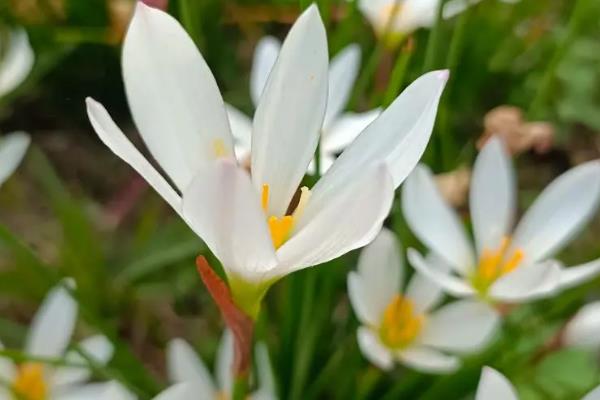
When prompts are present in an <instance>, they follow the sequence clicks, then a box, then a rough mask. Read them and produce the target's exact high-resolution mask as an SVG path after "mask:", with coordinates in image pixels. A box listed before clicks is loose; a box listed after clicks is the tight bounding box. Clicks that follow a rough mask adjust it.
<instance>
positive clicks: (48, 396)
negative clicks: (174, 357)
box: [0, 285, 113, 400]
mask: <svg viewBox="0 0 600 400" xmlns="http://www.w3.org/2000/svg"><path fill="white" fill-rule="evenodd" d="M76 319H77V303H76V302H75V300H74V299H73V298H72V297H71V295H70V294H69V293H68V291H67V289H65V287H63V286H62V285H61V286H58V287H56V288H54V289H52V290H51V291H50V292H49V293H48V295H47V296H46V299H45V300H44V302H43V304H42V305H41V306H40V308H39V310H38V311H37V313H36V314H35V316H34V317H33V320H32V322H31V326H30V328H29V333H28V335H27V338H26V343H25V349H24V352H25V354H28V355H30V356H32V357H38V358H49V359H62V358H64V360H65V362H66V363H68V364H72V365H76V366H54V365H50V364H44V363H43V362H38V361H31V362H25V363H23V364H20V365H15V364H14V363H13V362H12V361H11V360H9V359H6V358H0V379H2V380H3V381H5V382H8V383H9V384H10V386H11V388H12V389H14V390H15V391H17V392H18V393H21V394H22V395H23V396H24V397H26V398H27V399H28V400H64V398H65V397H67V396H70V395H71V394H72V393H74V392H78V391H81V390H86V388H85V387H86V386H87V385H86V383H85V382H86V381H87V380H88V379H89V378H90V376H91V370H90V369H89V368H87V367H84V366H80V365H85V364H86V360H85V358H84V357H83V356H82V355H81V354H80V353H79V352H77V351H75V350H70V351H66V350H67V347H68V345H69V342H70V341H71V336H72V334H73V329H74V328H75V322H76ZM78 346H79V348H80V349H81V350H82V351H83V352H84V353H85V354H86V356H88V357H91V358H93V359H94V361H95V362H96V363H98V364H106V363H107V362H108V361H109V360H110V359H111V357H112V354H113V346H112V344H111V343H110V342H109V341H108V340H107V339H106V338H105V337H104V336H99V335H97V336H92V337H89V338H87V339H84V340H83V341H81V342H80V343H79V344H78ZM0 348H1V345H0ZM12 399H13V395H12V393H10V391H9V390H8V389H7V388H4V387H2V386H0V400H12Z"/></svg>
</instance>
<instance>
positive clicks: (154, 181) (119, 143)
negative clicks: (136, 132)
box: [86, 97, 181, 214]
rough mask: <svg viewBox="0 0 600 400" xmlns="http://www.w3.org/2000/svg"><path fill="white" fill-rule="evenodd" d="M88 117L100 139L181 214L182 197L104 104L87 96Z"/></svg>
mask: <svg viewBox="0 0 600 400" xmlns="http://www.w3.org/2000/svg"><path fill="white" fill-rule="evenodd" d="M86 105H87V113H88V118H89V119H90V122H91V124H92V126H93V127H94V130H95V131H96V133H97V134H98V136H99V137H100V140H102V142H104V144H105V145H106V146H107V147H108V148H109V149H111V150H112V152H113V153H115V154H116V155H117V156H118V157H119V158H121V159H122V160H123V161H125V162H126V163H127V164H129V165H131V167H133V169H135V170H136V171H137V173H138V174H140V175H141V176H142V177H143V178H144V179H145V180H146V182H148V183H149V184H150V186H152V188H153V189H154V190H156V192H157V193H158V194H160V195H161V196H162V198H163V199H165V201H166V202H167V203H169V205H170V206H171V207H173V209H174V210H175V211H176V212H177V213H179V214H181V197H180V196H179V194H177V192H176V191H175V190H174V189H173V187H172V186H171V185H170V184H169V183H168V182H167V181H166V180H165V178H163V177H162V175H161V174H159V173H158V172H157V171H156V169H155V168H154V167H153V166H152V165H151V164H150V163H149V162H148V160H146V159H145V158H144V156H143V155H142V154H141V153H140V152H139V150H138V149H136V148H135V146H134V145H133V144H132V143H131V142H130V141H129V139H127V137H126V136H125V134H124V133H123V132H122V131H121V130H120V129H119V127H118V126H117V125H116V124H115V123H114V121H113V120H112V119H111V118H110V115H108V112H107V111H106V109H105V108H104V107H103V106H102V104H100V103H98V102H97V101H95V100H94V99H91V98H89V97H88V98H87V99H86Z"/></svg>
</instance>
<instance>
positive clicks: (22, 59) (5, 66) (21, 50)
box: [0, 28, 35, 97]
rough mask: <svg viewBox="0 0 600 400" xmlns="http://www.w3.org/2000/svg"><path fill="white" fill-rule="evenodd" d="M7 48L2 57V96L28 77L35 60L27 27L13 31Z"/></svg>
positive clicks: (0, 65) (0, 64)
mask: <svg viewBox="0 0 600 400" xmlns="http://www.w3.org/2000/svg"><path fill="white" fill-rule="evenodd" d="M5 48H6V52H5V53H4V56H3V57H2V58H1V59H0V97H2V96H4V95H6V94H7V93H9V92H12V91H13V90H14V89H16V88H17V86H19V85H20V84H21V83H22V82H23V81H24V80H25V79H26V78H27V76H28V75H29V73H30V72H31V69H32V68H33V63H34V61H35V55H34V53H33V49H32V48H31V45H30V44H29V38H28V36H27V32H26V31H25V29H21V28H19V29H15V30H13V31H11V32H10V34H9V36H8V44H7V46H6V47H5Z"/></svg>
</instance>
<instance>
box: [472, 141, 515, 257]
mask: <svg viewBox="0 0 600 400" xmlns="http://www.w3.org/2000/svg"><path fill="white" fill-rule="evenodd" d="M469 196H470V197H469V203H470V206H471V219H472V221H473V232H474V236H475V244H476V247H477V253H478V254H481V253H482V251H483V249H490V250H491V249H497V248H498V247H499V246H500V243H501V242H502V239H503V238H504V237H506V236H507V235H508V232H509V230H510V229H511V228H512V224H513V219H514V214H515V210H516V205H515V200H516V195H515V177H514V171H513V167H512V164H511V161H510V158H509V155H508V153H507V152H506V149H505V147H504V144H503V143H502V141H501V140H500V139H499V138H498V137H493V138H492V139H490V140H489V141H488V142H487V143H486V145H485V146H484V147H483V149H482V150H481V152H480V153H479V156H478V157H477V160H476V161H475V166H474V167H473V177H472V180H471V190H470V194H469Z"/></svg>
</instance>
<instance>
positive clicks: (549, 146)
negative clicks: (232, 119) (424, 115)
mask: <svg viewBox="0 0 600 400" xmlns="http://www.w3.org/2000/svg"><path fill="white" fill-rule="evenodd" d="M472 2H473V3H477V4H473V5H471V6H470V7H468V8H467V9H466V10H464V11H463V12H461V13H458V14H456V15H452V16H449V17H448V18H443V14H444V13H443V12H442V10H443V3H448V2H444V1H442V5H439V6H438V5H434V12H433V20H432V21H431V23H427V24H425V23H424V24H422V25H424V26H418V27H415V28H414V29H409V30H408V31H406V32H402V33H396V32H391V27H387V28H386V27H384V29H383V31H382V29H381V27H379V28H377V27H374V26H372V25H371V23H370V20H369V19H368V18H366V17H365V15H363V13H361V11H360V7H359V4H358V1H345V0H319V1H317V4H318V6H319V9H320V11H321V15H322V17H323V19H324V22H325V25H326V27H327V31H328V38H329V50H330V55H331V56H334V55H335V54H336V53H337V52H339V51H340V50H341V49H343V48H344V47H345V46H347V45H348V44H351V43H357V44H358V45H359V46H360V48H361V50H362V62H361V69H360V72H359V75H358V78H357V81H356V85H355V87H354V90H353V92H352V96H351V99H350V101H349V104H348V109H349V110H353V111H365V110H369V109H372V108H374V107H379V106H383V107H385V106H387V105H389V104H390V103H391V101H392V100H393V99H394V98H395V97H396V96H397V95H398V94H399V93H400V92H401V91H402V89H403V88H404V87H406V85H407V84H409V83H410V82H412V81H413V80H414V79H415V78H417V77H418V76H419V75H420V74H422V73H423V72H424V71H428V70H432V69H439V68H450V70H451V79H450V81H449V84H448V86H447V89H446V92H445V94H444V97H443V100H442V103H441V106H440V110H439V114H438V120H437V123H436V127H435V130H434V134H433V138H432V141H431V143H430V145H429V147H428V150H427V153H426V155H425V158H424V161H425V162H426V163H427V164H429V165H430V166H431V167H432V168H433V170H434V171H435V172H436V173H438V174H440V175H439V179H438V183H439V185H440V188H441V190H442V191H443V193H444V196H445V197H447V198H448V199H449V200H450V201H451V202H452V204H454V205H455V206H456V207H457V208H458V209H459V210H462V211H466V201H467V199H466V197H467V192H466V191H467V189H468V182H469V174H470V167H471V165H472V161H473V159H474V157H475V155H476V154H477V150H478V148H479V147H480V146H481V145H482V143H483V142H485V140H486V138H487V136H488V135H490V134H491V133H492V132H494V133H499V134H501V135H503V136H504V138H505V140H506V141H507V143H508V145H509V148H510V150H511V152H512V153H513V154H514V155H515V157H516V159H515V162H516V166H517V168H518V175H519V195H520V204H519V205H520V207H521V208H522V209H524V208H526V206H527V205H528V204H530V202H531V201H532V199H533V198H534V197H535V196H536V195H537V194H538V193H539V191H540V189H541V188H543V187H544V186H545V185H546V184H547V183H548V182H550V181H551V180H552V179H553V178H554V177H556V176H558V175H559V174H560V173H561V172H563V171H565V170H566V169H568V168H569V167H571V166H573V165H576V164H578V163H581V162H583V161H586V160H590V159H594V158H598V157H599V156H600V2H599V1H597V0H543V1H540V0H522V1H520V2H514V1H513V2H506V1H504V2H503V1H499V0H481V1H478V2H476V1H472ZM148 3H150V2H149V1H148ZM152 3H153V4H154V5H155V6H157V7H164V8H165V9H167V10H168V11H169V13H171V14H172V15H173V16H175V17H176V18H177V19H178V20H179V21H180V22H181V23H182V24H183V26H184V27H185V28H186V30H187V31H188V32H189V34H190V35H191V37H192V38H193V39H194V41H195V42H196V44H197V46H198V48H199V49H200V51H201V52H202V54H203V56H204V57H205V59H206V61H207V63H208V65H209V66H210V67H211V69H212V71H213V74H214V75H215V77H216V79H217V82H218V84H219V87H220V89H221V91H222V93H223V96H224V98H225V100H226V101H227V102H229V103H230V104H232V105H234V106H236V107H237V108H239V109H241V110H243V111H245V112H246V113H248V114H249V115H252V111H253V106H252V103H251V100H250V95H249V75H250V67H251V64H252V56H253V51H254V47H255V45H256V43H257V42H258V41H259V40H260V39H261V38H262V37H263V36H265V35H273V36H276V37H278V38H280V39H283V38H284V37H285V34H286V32H287V31H288V29H289V28H290V26H291V23H293V21H294V20H295V19H296V17H297V16H298V15H299V13H300V12H301V10H302V9H303V8H305V7H307V6H308V5H309V4H310V1H309V0H300V1H292V0H270V1H269V0H264V1H258V0H221V1H219V0H170V1H167V0H162V1H159V0H155V1H153V2H152ZM134 6H135V1H133V0H0V57H1V55H3V54H4V55H6V53H7V49H8V47H9V46H8V43H9V37H10V35H11V32H13V31H14V30H15V29H25V30H26V32H27V34H28V36H29V41H30V44H31V48H32V49H33V54H34V63H33V67H32V70H31V72H30V73H29V74H28V75H27V77H26V79H25V80H24V81H23V83H22V84H20V85H18V86H17V87H15V88H14V90H9V91H8V92H7V93H5V94H3V95H2V96H0V133H2V134H6V133H9V132H12V131H17V130H23V131H26V132H28V133H30V134H31V135H32V142H33V145H32V147H31V148H30V150H29V152H28V155H27V157H26V159H25V161H24V163H23V165H22V166H21V167H20V168H19V170H18V171H17V173H16V174H15V176H13V177H12V178H11V179H10V180H9V181H8V182H6V184H4V185H3V187H2V190H1V191H0V338H2V340H3V342H4V343H5V344H6V345H7V346H8V347H20V344H21V342H22V340H23V333H24V332H25V330H26V327H27V325H28V321H29V320H30V318H31V315H32V313H33V311H34V310H35V309H36V308H37V306H38V304H39V302H40V300H41V299H42V298H43V296H44V295H45V293H46V291H47V290H48V289H49V288H50V287H51V286H52V285H54V284H56V282H58V281H59V280H60V278H61V277H63V276H71V277H74V278H75V280H76V282H77V285H78V289H79V290H78V291H77V294H78V298H77V300H78V302H79V304H80V307H81V317H80V324H79V326H78V331H77V332H78V336H80V337H83V336H85V335H86V334H88V333H91V332H98V331H100V332H102V333H104V334H106V335H107V336H109V337H110V338H111V339H112V340H113V341H115V343H116V344H117V351H116V355H115V358H114V359H113V361H112V362H111V364H109V366H108V367H107V368H106V369H105V370H103V371H102V373H103V374H107V375H108V376H109V377H114V376H117V377H119V379H122V380H124V381H126V382H128V383H129V384H131V385H133V386H135V387H136V388H138V389H139V392H140V393H141V394H142V396H147V397H142V398H149V396H150V395H153V394H155V393H156V392H157V391H158V390H159V389H160V388H162V387H163V386H164V384H165V373H164V368H165V367H164V347H165V343H166V342H167V341H168V340H169V339H171V338H173V337H183V338H186V339H187V340H188V341H190V342H191V343H192V344H193V345H194V347H195V348H196V349H197V350H198V352H199V353H200V354H201V355H202V357H203V359H204V360H206V361H207V362H208V364H209V365H212V360H214V358H215V352H216V349H217V343H218V340H219V337H220V334H221V330H222V323H221V319H220V316H219V314H218V311H217V308H216V307H215V306H214V304H213V303H212V301H211V299H210V297H209V296H208V293H207V292H206V290H205V288H204V287H203V285H202V283H201V281H200V279H199V278H198V276H197V273H196V270H195V268H194V258H195V256H196V255H198V254H200V253H202V254H207V253H208V250H206V249H205V247H204V246H203V244H202V242H201V241H200V240H199V239H198V238H197V237H196V236H195V235H194V234H193V233H192V232H191V231H190V230H189V229H188V228H187V226H186V225H185V224H184V223H183V222H181V221H180V220H179V218H178V217H177V216H176V215H175V214H174V213H173V212H172V211H171V209H170V208H169V207H168V205H167V204H165V203H164V201H163V200H162V199H161V198H159V196H157V195H156V194H155V193H154V192H153V191H152V190H150V189H148V187H147V186H146V184H145V182H144V181H143V180H142V179H141V178H140V177H139V176H138V175H137V174H136V173H135V172H134V171H133V170H132V169H131V168H130V167H129V166H127V165H126V164H125V163H123V162H122V161H121V160H120V159H118V158H117V157H115V156H114V155H113V154H112V152H110V151H109V150H108V149H107V148H106V147H105V146H104V145H102V144H101V143H100V141H99V140H98V138H97V137H96V135H95V134H94V132H93V131H92V129H91V126H90V124H89V122H88V119H87V116H86V113H85V106H84V99H85V97H87V96H92V97H94V98H95V99H97V100H98V101H100V102H102V103H103V104H104V105H105V106H106V107H107V108H108V109H109V110H110V112H111V115H112V116H113V117H114V118H115V120H116V122H117V124H118V125H119V126H121V127H123V128H124V129H125V131H126V133H127V134H128V136H129V137H130V138H132V140H133V141H134V143H136V144H138V145H140V148H143V146H142V145H141V140H140V139H139V137H138V135H137V132H136V130H135V127H134V126H133V123H132V121H131V118H130V113H129V111H128V108H127V102H126V97H125V93H124V90H123V83H122V78H121V71H120V48H121V42H122V38H123V35H124V33H125V30H126V28H127V24H128V21H129V18H130V16H131V13H132V12H133V8H134ZM399 12H402V11H401V9H400V11H399ZM198 107H201V105H200V104H199V105H198ZM387 225H388V226H389V227H391V228H393V229H394V230H395V231H396V232H397V233H398V234H399V236H400V237H401V239H402V242H403V244H404V246H405V247H408V246H409V245H410V246H417V247H418V243H417V242H416V240H415V239H414V237H412V236H411V234H410V233H409V231H408V229H407V228H406V226H405V224H404V222H403V221H402V216H401V213H400V207H399V203H398V202H396V204H395V205H394V209H393V211H392V214H391V216H390V218H389V220H388V222H387ZM356 255H357V254H355V253H352V254H349V255H347V256H345V257H342V258H341V259H338V260H336V261H333V262H330V263H328V265H326V266H322V267H319V268H314V269H309V270H306V271H302V272H299V273H296V274H294V275H292V276H290V277H288V278H286V279H284V280H282V281H281V282H279V283H277V284H276V285H275V286H274V287H273V289H272V290H271V291H270V292H269V294H268V296H267V300H266V303H265V307H264V310H263V312H262V313H261V317H260V320H259V323H258V327H257V331H258V332H257V337H258V338H259V339H261V340H264V341H265V342H266V343H267V344H268V347H269V350H270V357H271V363H272V366H273V370H274V372H275V375H276V380H277V387H278V391H279V394H280V396H281V398H284V399H294V400H297V399H397V398H423V399H438V398H442V397H444V394H446V393H456V398H462V397H464V396H468V395H469V394H470V393H472V391H473V388H474V387H475V385H476V382H477V380H478V377H479V372H480V367H481V365H483V364H485V363H487V364H490V363H491V364H493V365H495V366H498V367H499V368H503V369H504V370H505V371H510V373H509V377H510V379H511V380H512V381H513V382H514V383H515V384H516V385H517V386H518V387H519V390H520V391H521V393H522V394H523V396H527V397H523V398H524V399H573V398H578V396H579V395H581V394H583V393H585V392H586V391H587V390H588V389H590V388H591V387H593V386H594V385H595V384H596V383H597V382H598V381H599V378H600V370H599V369H598V360H599V359H598V355H597V354H593V353H591V352H582V351H576V350H561V351H558V352H553V353H552V354H546V353H545V350H544V349H545V346H546V344H547V341H548V340H549V338H551V337H552V335H553V334H554V333H555V332H556V330H557V329H559V328H560V326H561V325H562V324H563V323H564V321H565V320H566V319H567V318H568V317H569V316H570V315H572V314H573V313H574V312H575V311H576V310H577V309H578V307H580V306H581V305H582V304H583V303H584V302H585V301H587V300H589V299H593V298H595V297H597V296H598V294H600V281H598V280H597V281H595V282H591V283H589V284H586V285H585V286H583V287H580V288H577V289H574V290H571V291H568V292H566V293H565V294H563V295H562V296H561V297H559V298H558V299H557V300H554V301H552V302H539V303H536V304H533V305H531V306H529V307H531V308H532V309H534V310H536V311H537V313H536V315H537V316H538V317H537V318H533V319H531V320H528V321H527V324H526V325H525V326H514V325H511V324H510V319H509V322H508V323H507V324H506V327H505V328H504V329H503V331H502V332H501V333H500V338H499V339H498V340H497V341H496V342H495V344H493V345H492V346H491V347H490V349H488V350H487V351H485V352H484V353H482V354H479V355H476V356H473V357H472V358H470V359H468V360H467V361H466V362H465V366H464V368H463V369H461V370H460V371H459V372H458V373H457V374H455V375H452V376H446V377H436V376H431V375H424V374H419V373H417V372H413V371H410V370H406V369H402V368H397V369H396V370H395V371H394V372H392V373H387V374H386V373H383V372H380V371H379V370H377V369H376V368H375V367H373V366H371V365H370V364H369V363H368V362H367V361H365V360H364V359H363V357H362V356H361V354H360V352H359V351H358V348H357V345H356V339H355V337H356V326H357V321H356V319H355V317H354V315H353V313H352V311H351V309H350V307H349V303H348V300H347V297H346V274H347V273H348V271H350V270H351V269H352V268H354V266H355V261H356ZM598 257H600V218H599V217H598V216H596V218H595V219H594V220H593V223H592V224H591V226H590V227H589V228H587V229H586V230H585V232H584V234H583V235H581V236H580V237H579V239H578V240H577V241H576V242H575V243H574V244H573V245H571V246H570V247H569V248H568V249H567V250H566V251H565V252H564V254H561V259H562V260H563V261H565V262H567V263H579V262H583V261H586V260H590V259H594V258H598ZM213 262H215V261H214V259H213ZM524 332H527V335H524V334H523V333H524ZM417 394H418V395H417ZM440 396H441V397H440Z"/></svg>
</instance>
